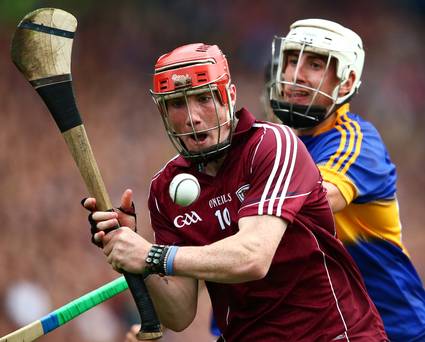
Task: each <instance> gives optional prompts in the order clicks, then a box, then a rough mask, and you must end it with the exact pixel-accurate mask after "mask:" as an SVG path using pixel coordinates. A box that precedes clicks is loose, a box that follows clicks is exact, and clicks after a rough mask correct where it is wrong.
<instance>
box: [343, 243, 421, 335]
mask: <svg viewBox="0 0 425 342" xmlns="http://www.w3.org/2000/svg"><path fill="white" fill-rule="evenodd" d="M346 247H347V249H348V251H349V252H350V254H351V256H352V257H353V259H354V260H355V261H356V263H357V265H358V266H359V268H360V271H361V273H362V275H363V278H364V279H365V283H366V287H367V290H368V293H369V295H370V297H371V298H372V300H373V302H374V303H375V305H376V307H377V308H378V311H379V313H380V314H381V317H382V319H383V321H384V325H385V330H386V331H387V334H388V336H389V337H390V340H391V341H392V342H398V341H400V342H406V341H425V305H424V303H425V291H424V289H423V285H422V282H421V280H420V278H419V276H418V274H417V272H416V270H415V268H414V267H413V265H412V263H411V261H410V259H409V258H408V257H407V256H406V255H405V254H404V253H403V252H402V250H401V249H400V248H398V247H397V246H395V245H393V244H392V243H389V242H387V241H385V240H378V239H375V240H371V241H358V242H357V243H356V244H350V245H347V246H346Z"/></svg>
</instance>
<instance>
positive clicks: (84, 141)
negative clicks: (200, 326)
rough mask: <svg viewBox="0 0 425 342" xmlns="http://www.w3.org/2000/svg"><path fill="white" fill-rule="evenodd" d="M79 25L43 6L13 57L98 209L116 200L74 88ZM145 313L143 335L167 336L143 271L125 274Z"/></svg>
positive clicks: (28, 22) (25, 26)
mask: <svg viewBox="0 0 425 342" xmlns="http://www.w3.org/2000/svg"><path fill="white" fill-rule="evenodd" d="M76 27H77V20H76V19H75V17H74V16H73V15H71V14H69V13H67V12H65V11H63V10H60V9H55V8H41V9H38V10H36V11H34V12H31V13H29V14H27V15H26V16H25V17H24V18H23V19H22V21H21V22H20V23H19V25H18V28H17V30H16V32H15V34H14V37H13V41H12V60H13V62H14V63H15V65H16V66H17V68H18V69H19V70H20V71H21V73H22V74H23V75H24V77H25V78H26V79H27V80H28V81H29V82H30V83H31V85H32V86H33V87H34V88H35V89H36V90H37V92H38V94H39V95H40V97H41V98H42V99H43V101H44V102H45V104H46V105H47V107H48V109H49V111H50V113H51V114H52V116H53V119H54V120H55V122H56V124H57V126H58V128H59V130H60V131H61V133H62V135H63V137H64V139H65V142H66V144H67V146H68V148H69V151H70V152H71V154H72V157H73V158H74V161H75V163H76V164H77V167H78V169H79V171H80V173H81V176H82V177H83V179H84V182H85V184H86V187H87V189H88V191H89V194H90V196H92V197H95V198H96V204H97V208H98V209H99V210H101V211H106V210H111V209H112V204H111V201H110V199H109V196H108V193H107V192H106V189H105V185H104V183H103V180H102V177H101V175H100V172H99V168H98V166H97V163H96V160H95V158H94V155H93V152H92V149H91V146H90V143H89V140H88V138H87V134H86V131H85V128H84V125H83V122H82V120H81V116H80V114H79V112H78V109H77V106H76V103H75V98H74V93H73V89H72V76H71V51H72V42H73V38H74V33H75V30H76ZM123 274H124V277H125V279H126V281H127V283H128V287H129V289H130V291H131V293H132V295H133V297H134V300H135V302H136V306H137V309H138V311H139V314H140V317H141V323H142V324H141V330H140V332H139V334H138V338H139V339H157V338H159V337H161V336H162V332H161V325H160V323H159V321H158V318H157V315H156V312H155V309H154V307H153V304H152V301H151V299H150V296H149V293H148V291H147V289H146V286H145V284H144V282H143V277H142V275H136V274H130V273H127V272H123Z"/></svg>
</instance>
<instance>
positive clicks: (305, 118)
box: [270, 100, 328, 129]
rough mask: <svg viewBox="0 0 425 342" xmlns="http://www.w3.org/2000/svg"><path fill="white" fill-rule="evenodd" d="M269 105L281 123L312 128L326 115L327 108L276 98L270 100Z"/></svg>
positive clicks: (299, 127) (300, 127) (297, 127)
mask: <svg viewBox="0 0 425 342" xmlns="http://www.w3.org/2000/svg"><path fill="white" fill-rule="evenodd" d="M270 105H271V107H272V110H273V113H274V114H275V115H276V116H277V117H278V118H279V120H280V121H282V123H283V124H285V125H287V126H289V127H292V128H295V129H307V128H313V127H315V126H317V125H318V124H319V123H321V122H322V121H323V120H325V119H326V117H327V116H328V110H327V109H326V108H325V107H323V106H315V105H313V106H305V105H299V104H292V103H289V102H281V101H277V100H270Z"/></svg>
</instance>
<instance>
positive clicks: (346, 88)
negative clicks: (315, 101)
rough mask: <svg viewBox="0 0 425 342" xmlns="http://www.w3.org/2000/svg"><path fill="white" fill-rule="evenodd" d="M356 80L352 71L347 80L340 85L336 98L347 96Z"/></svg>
mask: <svg viewBox="0 0 425 342" xmlns="http://www.w3.org/2000/svg"><path fill="white" fill-rule="evenodd" d="M355 80H356V74H355V73H354V71H351V72H350V74H349V75H348V78H347V79H346V80H345V82H344V83H342V85H341V87H340V88H339V91H338V96H344V95H347V94H348V93H349V92H350V90H351V88H352V87H353V84H354V81H355Z"/></svg>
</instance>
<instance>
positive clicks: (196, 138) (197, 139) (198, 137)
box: [188, 133, 208, 145]
mask: <svg viewBox="0 0 425 342" xmlns="http://www.w3.org/2000/svg"><path fill="white" fill-rule="evenodd" d="M188 138H189V141H190V143H191V144H193V145H203V144H205V142H206V140H207V139H208V134H207V133H196V134H195V133H194V134H191V135H189V136H188Z"/></svg>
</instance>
